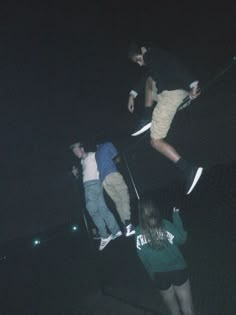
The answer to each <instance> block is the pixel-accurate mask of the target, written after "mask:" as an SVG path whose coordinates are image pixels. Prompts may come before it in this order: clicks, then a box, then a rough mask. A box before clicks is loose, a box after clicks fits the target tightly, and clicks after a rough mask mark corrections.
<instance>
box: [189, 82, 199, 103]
mask: <svg viewBox="0 0 236 315" xmlns="http://www.w3.org/2000/svg"><path fill="white" fill-rule="evenodd" d="M200 94H201V90H200V88H199V87H198V85H195V86H194V87H192V89H191V90H190V92H189V98H190V100H195V98H197V97H198V96H199V95H200Z"/></svg>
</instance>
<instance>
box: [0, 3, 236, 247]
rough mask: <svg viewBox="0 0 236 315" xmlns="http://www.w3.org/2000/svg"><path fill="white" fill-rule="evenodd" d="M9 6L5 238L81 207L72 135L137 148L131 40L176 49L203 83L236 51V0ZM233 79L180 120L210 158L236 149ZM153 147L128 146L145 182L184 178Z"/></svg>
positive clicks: (4, 15) (4, 56) (4, 58)
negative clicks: (235, 0) (130, 97)
mask: <svg viewBox="0 0 236 315" xmlns="http://www.w3.org/2000/svg"><path fill="white" fill-rule="evenodd" d="M0 14H1V49H0V58H1V85H0V89H1V90H0V101H1V129H2V132H1V144H2V145H1V164H2V168H1V169H2V171H1V176H0V178H1V195H2V197H1V199H2V201H3V203H2V206H1V210H0V211H1V228H0V230H1V242H4V241H6V240H9V239H14V238H17V237H23V236H27V235H31V234H34V233H38V232H40V231H43V230H45V229H49V228H52V227H54V226H57V225H59V224H62V223H64V222H67V221H69V220H71V218H74V217H75V218H76V217H78V216H79V214H78V213H79V211H80V210H79V209H80V208H81V207H82V206H83V191H82V189H81V186H80V184H79V183H76V182H75V180H74V178H72V176H71V175H70V172H69V170H70V168H71V165H72V164H73V163H74V162H75V161H74V158H73V156H72V154H71V152H70V151H69V149H68V146H69V144H71V142H73V141H74V140H76V139H81V138H87V139H91V138H94V136H96V135H99V134H100V133H101V132H102V133H103V134H105V135H109V137H111V138H112V137H113V138H114V139H115V140H114V141H115V143H116V144H117V145H118V146H119V148H121V149H127V147H129V146H130V143H129V141H130V139H129V138H128V134H129V131H130V126H131V123H132V121H133V120H132V118H131V117H130V115H129V114H128V111H127V108H126V106H127V105H126V103H127V94H128V91H129V89H130V88H131V86H132V82H133V81H134V79H135V78H136V77H138V75H139V74H140V69H137V68H136V67H135V66H134V65H132V64H130V63H129V62H128V60H127V47H128V43H129V41H130V40H131V39H137V40H139V41H144V42H145V43H148V44H149V43H151V44H155V45H158V46H160V47H163V48H166V49H169V50H170V51H172V52H173V53H175V54H176V55H178V56H179V57H180V58H181V59H183V61H184V62H185V63H186V64H187V65H188V66H189V68H190V69H191V70H192V71H193V72H194V73H195V74H196V75H197V77H198V78H199V80H200V82H201V83H202V84H204V83H205V82H207V81H208V80H209V79H210V78H211V77H212V76H214V75H215V73H217V72H218V71H219V70H220V69H221V68H222V67H223V66H224V65H225V64H227V62H230V60H231V59H232V57H233V56H234V55H235V51H236V50H235V48H236V45H235V38H236V36H235V29H236V27H235V26H236V25H235V21H236V15H235V8H234V6H233V5H229V4H227V3H226V2H224V3H221V5H217V4H216V3H213V4H209V3H205V4H204V5H203V6H202V5H199V4H196V3H194V2H186V3H183V2H181V4H180V2H176V3H175V4H173V3H172V2H168V1H166V2H157V1H142V2H137V1H129V2H126V3H124V4H123V2H122V3H114V4H113V3H111V1H110V2H109V1H97V2H84V3H82V2H80V1H64V2H63V1H56V2H52V1H48V2H42V1H41V2H38V1H37V2H23V1H22V2H20V3H19V1H7V2H3V3H1V13H0ZM227 78H228V81H227V80H226V79H227ZM227 78H226V79H225V81H223V83H222V84H223V86H216V89H215V90H209V92H207V93H206V94H205V96H204V95H202V96H201V98H199V100H197V101H196V102H197V103H198V104H199V107H198V110H196V109H195V108H196V107H195V108H194V109H193V111H192V113H190V114H189V116H188V117H187V116H180V117H179V118H178V119H177V122H176V127H174V128H178V126H181V127H183V128H184V129H182V131H181V129H179V134H180V135H182V137H180V138H179V139H178V142H177V143H175V141H176V140H175V138H174V134H172V133H170V141H172V142H173V143H175V144H176V145H177V148H178V149H181V151H182V152H183V153H184V154H185V155H186V157H189V158H191V160H196V158H195V156H196V155H195V153H196V151H198V152H200V154H198V156H197V159H198V162H201V164H203V166H207V167H208V166H212V165H214V164H217V163H230V162H231V161H232V160H234V159H235V156H236V155H235V149H234V145H233V143H234V134H235V133H234V132H235V123H234V122H235V117H236V116H235V111H234V112H232V113H231V112H230V110H232V109H233V108H235V106H234V107H233V102H235V98H232V93H233V92H232V91H235V75H234V76H233V75H232V76H231V77H230V78H229V77H227ZM229 82H230V84H229ZM223 88H224V89H223ZM222 91H224V92H222ZM229 91H230V93H231V95H230V97H229V94H230V93H229ZM234 96H235V94H234ZM209 104H210V105H209ZM216 104H218V105H217V106H216ZM227 104H230V106H228V107H226V105H227ZM193 113H195V114H196V115H197V116H194V115H193ZM222 113H223V114H224V113H225V116H224V115H222ZM194 117H197V118H198V120H197V121H198V123H197V124H195V118H194ZM228 119H230V123H229V121H228ZM199 121H201V122H202V125H201V126H200V125H199ZM178 122H179V123H181V124H180V125H178V126H177V123H178ZM179 128H180V127H179ZM227 128H228V129H227ZM173 130H175V129H173ZM223 131H224V133H222V132H223ZM181 132H182V133H181ZM208 132H209V133H208ZM192 134H194V136H192ZM198 137H200V138H201V139H205V140H204V141H202V142H201V145H199V143H198ZM146 144H147V142H145V143H144V145H143V147H142V145H141V146H140V144H138V148H139V149H138V150H139V151H135V150H134V153H129V154H128V156H129V162H130V165H131V167H132V166H133V171H134V176H135V179H136V180H137V182H136V183H137V186H138V187H139V189H140V190H142V189H143V188H141V187H146V186H151V185H154V183H155V185H157V186H158V187H162V186H165V185H166V184H167V183H168V182H169V181H171V180H173V179H175V176H177V175H176V174H175V173H174V174H173V172H172V166H170V165H169V164H168V163H167V162H166V161H164V159H163V158H162V157H160V156H157V155H156V154H155V153H154V152H152V151H151V149H150V148H149V147H148V146H146ZM194 144H195V145H194ZM219 147H221V148H223V149H222V150H220V149H219ZM140 150H141V152H142V153H143V154H144V155H141V154H139V153H140ZM222 152H223V153H222ZM147 158H149V159H150V163H145V164H143V161H144V160H145V161H146V159H147ZM146 164H148V165H146ZM154 165H157V167H156V174H157V176H154V174H153V166H154ZM145 167H146V169H145ZM142 172H144V173H145V176H142V174H143V173H142ZM150 174H152V176H151V175H150ZM149 175H150V176H149ZM157 179H158V180H157ZM127 180H129V179H128V178H127ZM156 181H157V183H156ZM131 194H132V196H133V197H134V198H135V195H134V192H133V191H131Z"/></svg>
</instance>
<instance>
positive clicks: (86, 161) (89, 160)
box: [70, 142, 122, 250]
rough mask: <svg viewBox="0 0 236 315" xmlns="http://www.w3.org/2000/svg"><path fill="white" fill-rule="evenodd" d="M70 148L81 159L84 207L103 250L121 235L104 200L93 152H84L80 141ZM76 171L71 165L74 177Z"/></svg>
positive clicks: (76, 175)
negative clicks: (99, 237) (99, 238)
mask: <svg viewBox="0 0 236 315" xmlns="http://www.w3.org/2000/svg"><path fill="white" fill-rule="evenodd" d="M70 148H71V149H72V151H73V153H74V155H75V156H76V157H77V158H79V159H80V160H81V165H82V171H83V185H84V192H85V202H86V208H87V210H88V213H89V215H90V216H91V218H92V220H93V222H94V224H95V225H96V227H97V229H98V232H99V234H100V236H101V242H100V246H99V250H103V249H104V248H105V247H106V246H107V244H108V243H109V242H110V241H111V240H114V239H115V238H117V237H119V236H121V235H122V232H121V231H120V227H119V225H118V224H117V222H116V219H115V217H114V216H113V214H112V213H111V211H110V210H109V209H108V207H107V205H106V202H105V200H104V196H103V187H102V185H101V182H100V180H99V172H98V169H97V163H96V159H95V152H86V151H85V148H84V145H83V144H82V143H80V142H76V143H74V144H72V145H71V146H70ZM78 172H79V171H78V169H77V168H75V167H73V169H72V173H73V175H74V176H75V177H76V178H77V177H78Z"/></svg>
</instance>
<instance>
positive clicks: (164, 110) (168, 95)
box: [151, 83, 189, 139]
mask: <svg viewBox="0 0 236 315" xmlns="http://www.w3.org/2000/svg"><path fill="white" fill-rule="evenodd" d="M188 95H189V93H188V92H187V91H185V90H174V91H163V92H161V93H160V94H157V89H156V85H155V83H154V87H153V100H154V101H156V102H157V105H156V107H155V108H154V110H153V113H152V124H151V138H153V139H163V138H165V137H166V135H167V133H168V131H169V129H170V126H171V123H172V120H173V118H174V116H175V114H176V112H177V110H178V107H179V106H180V104H181V103H182V102H183V99H184V98H185V97H186V96H188Z"/></svg>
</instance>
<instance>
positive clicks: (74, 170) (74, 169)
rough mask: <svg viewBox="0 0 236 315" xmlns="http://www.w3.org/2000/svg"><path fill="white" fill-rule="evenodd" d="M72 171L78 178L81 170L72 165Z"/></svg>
mask: <svg viewBox="0 0 236 315" xmlns="http://www.w3.org/2000/svg"><path fill="white" fill-rule="evenodd" d="M71 173H72V174H73V175H74V176H75V178H76V179H78V178H79V170H78V168H77V167H76V166H75V165H73V166H72V170H71Z"/></svg>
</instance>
